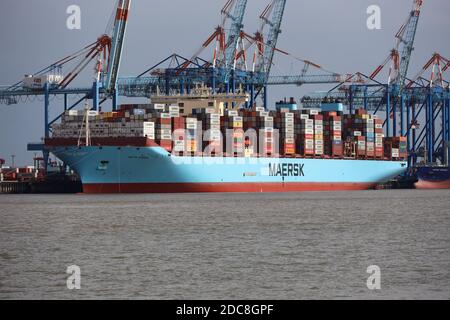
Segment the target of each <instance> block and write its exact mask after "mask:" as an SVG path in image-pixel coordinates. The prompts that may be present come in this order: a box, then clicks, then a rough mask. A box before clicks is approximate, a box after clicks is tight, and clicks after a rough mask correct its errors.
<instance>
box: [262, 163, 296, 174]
mask: <svg viewBox="0 0 450 320" xmlns="http://www.w3.org/2000/svg"><path fill="white" fill-rule="evenodd" d="M304 166H305V164H300V163H276V164H275V163H269V176H271V177H278V176H280V177H304V176H305V173H304V171H303V169H304Z"/></svg>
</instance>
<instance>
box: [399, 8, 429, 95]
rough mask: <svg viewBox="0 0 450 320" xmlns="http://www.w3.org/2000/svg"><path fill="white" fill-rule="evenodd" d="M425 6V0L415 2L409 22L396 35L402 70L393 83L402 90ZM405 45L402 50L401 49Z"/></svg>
mask: <svg viewBox="0 0 450 320" xmlns="http://www.w3.org/2000/svg"><path fill="white" fill-rule="evenodd" d="M422 6H423V0H414V4H413V9H412V11H411V13H410V15H409V17H408V20H407V22H406V23H405V24H404V25H403V26H402V27H401V28H400V30H399V32H398V33H397V35H396V38H397V48H396V50H397V52H398V53H400V52H401V55H400V69H399V72H398V76H397V77H396V79H394V81H393V83H394V84H396V85H397V86H398V87H399V88H400V90H402V89H403V87H404V85H405V80H406V76H407V74H408V68H409V63H410V61H411V54H412V51H413V50H414V40H415V37H416V32H417V25H418V23H419V18H420V11H421V8H422ZM402 45H403V47H402V48H400V47H401V46H402Z"/></svg>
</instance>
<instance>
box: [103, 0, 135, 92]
mask: <svg viewBox="0 0 450 320" xmlns="http://www.w3.org/2000/svg"><path fill="white" fill-rule="evenodd" d="M130 5H131V0H119V1H118V4H117V8H116V17H115V21H114V29H113V35H112V48H111V53H110V56H109V59H108V67H107V74H106V82H105V83H104V87H105V89H106V91H107V92H109V93H110V92H112V91H113V90H114V88H115V87H116V83H117V76H118V74H119V69H120V61H121V57H122V51H123V43H124V39H125V32H126V28H127V22H128V12H129V10H130Z"/></svg>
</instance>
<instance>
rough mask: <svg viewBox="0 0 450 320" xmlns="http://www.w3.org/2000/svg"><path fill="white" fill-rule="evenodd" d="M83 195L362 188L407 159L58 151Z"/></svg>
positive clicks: (151, 150)
mask: <svg viewBox="0 0 450 320" xmlns="http://www.w3.org/2000/svg"><path fill="white" fill-rule="evenodd" d="M52 153H53V154H55V155H56V156H57V157H58V158H60V159H61V160H62V161H64V162H65V163H66V164H67V165H69V166H70V167H71V168H72V169H73V170H75V171H76V172H77V173H78V174H79V176H80V177H81V180H82V183H83V191H84V192H85V193H148V192H152V193H164V192H295V191H320V190H364V189H370V188H373V187H375V186H376V185H377V184H378V183H381V182H384V181H387V180H389V179H391V178H393V177H395V176H398V175H399V174H402V173H403V172H404V171H405V170H406V168H407V164H406V162H403V161H376V160H340V159H300V158H231V157H229V158H227V157H179V156H173V155H172V154H170V153H169V152H167V151H166V150H165V149H163V148H161V147H110V146H108V147H107V146H104V147H94V146H87V147H86V146H84V147H56V148H53V149H52Z"/></svg>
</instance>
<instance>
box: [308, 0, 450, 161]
mask: <svg viewBox="0 0 450 320" xmlns="http://www.w3.org/2000/svg"><path fill="white" fill-rule="evenodd" d="M422 6H423V0H414V2H413V9H412V11H411V12H410V14H409V16H408V19H407V21H406V23H405V24H404V25H402V27H401V28H400V30H399V32H398V33H397V34H396V39H397V40H396V46H395V48H394V49H393V50H392V51H391V53H390V55H389V57H388V58H387V59H386V60H385V61H384V63H383V64H381V65H380V66H379V67H378V68H377V69H376V70H375V71H374V72H373V73H372V74H371V75H370V76H368V77H367V76H364V75H363V77H364V78H365V79H366V81H365V82H366V83H364V84H352V85H349V86H346V85H338V86H336V87H334V88H333V89H332V90H330V91H328V92H320V93H316V94H313V95H312V96H311V97H308V99H307V100H306V101H305V102H306V103H307V104H308V105H309V106H310V107H320V105H321V103H322V101H329V100H334V101H336V100H337V101H339V102H342V103H345V104H347V105H348V106H349V109H350V112H352V110H353V109H354V108H364V109H366V110H370V111H372V112H373V113H375V114H377V113H378V112H379V111H384V112H385V114H384V118H385V121H384V128H385V135H386V136H387V137H389V136H391V135H393V136H396V135H400V136H404V137H407V138H408V139H407V141H408V152H409V162H410V165H415V164H416V163H417V162H418V161H419V160H418V159H419V158H421V159H422V161H423V162H426V163H436V162H437V161H438V160H439V162H441V163H444V162H445V160H446V159H449V158H450V152H449V149H448V146H449V142H450V93H449V83H448V82H447V81H445V80H444V77H443V73H444V72H445V71H447V70H448V69H449V68H450V60H448V59H446V58H444V57H443V56H441V55H440V54H438V53H435V54H434V55H433V57H432V58H431V59H430V60H429V61H428V62H427V63H426V64H425V66H424V67H423V68H422V70H421V71H420V72H419V74H418V75H417V76H415V77H414V78H412V79H409V78H408V77H407V73H408V68H409V64H410V60H411V55H412V52H413V49H414V40H415V36H416V31H417V26H418V22H419V17H420V14H421V9H422ZM401 47H402V48H401ZM400 52H401V54H400ZM389 61H391V67H390V69H389V75H388V79H387V84H384V83H382V82H379V81H377V80H376V79H375V78H376V76H377V75H378V74H379V73H380V72H381V70H382V69H383V68H384V66H385V65H387V63H388V62H389ZM430 69H431V70H430ZM427 71H430V72H431V74H430V77H429V79H426V78H424V77H423V75H424V74H425V73H426V72H427ZM437 80H439V81H437ZM421 121H423V122H424V123H425V125H424V126H423V127H422V128H421V129H420V122H421Z"/></svg>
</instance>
